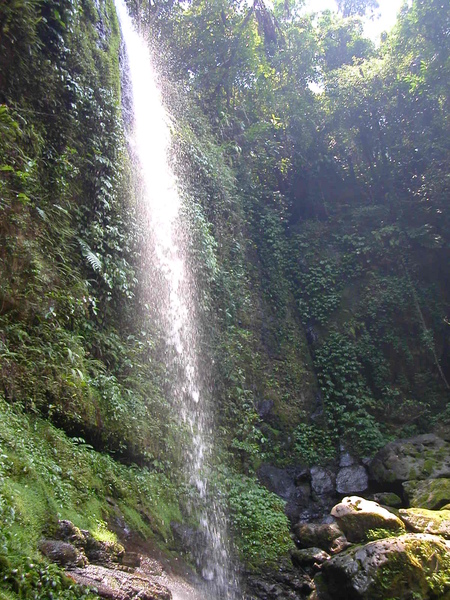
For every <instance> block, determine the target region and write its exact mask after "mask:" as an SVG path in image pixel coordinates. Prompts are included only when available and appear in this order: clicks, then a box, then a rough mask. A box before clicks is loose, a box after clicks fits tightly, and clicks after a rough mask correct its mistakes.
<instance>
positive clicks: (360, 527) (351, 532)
mask: <svg viewBox="0 0 450 600" xmlns="http://www.w3.org/2000/svg"><path fill="white" fill-rule="evenodd" d="M331 514H332V516H333V517H334V518H335V519H336V520H337V522H338V525H339V527H340V528H341V529H342V531H343V532H344V534H345V537H346V538H347V539H348V540H349V541H350V542H359V541H361V540H363V539H364V538H365V536H366V533H367V532H368V531H369V530H370V529H389V530H393V531H398V530H402V529H404V528H405V526H404V524H403V521H401V520H400V519H399V518H398V517H397V516H396V515H394V514H393V513H391V512H390V511H389V510H387V509H386V508H383V507H382V506H380V505H379V504H377V503H376V502H372V501H371V500H365V499H364V498H359V497H358V496H347V497H346V498H344V499H343V500H342V502H340V503H339V504H337V505H336V506H335V507H334V508H333V510H332V511H331Z"/></svg>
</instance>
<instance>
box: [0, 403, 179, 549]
mask: <svg viewBox="0 0 450 600" xmlns="http://www.w3.org/2000/svg"><path fill="white" fill-rule="evenodd" d="M0 412H1V415H2V419H1V423H2V425H1V427H0V444H1V447H2V455H1V462H0V519H1V525H2V527H1V532H2V536H1V538H0V543H1V548H2V552H6V551H8V552H9V553H11V552H12V553H16V554H25V553H28V554H29V555H31V556H33V555H35V553H36V546H37V543H38V541H39V539H40V538H41V536H42V535H43V534H44V533H45V531H46V530H47V529H48V528H49V527H51V525H52V523H54V522H56V520H57V519H58V518H63V519H64V518H67V519H70V520H72V521H73V522H74V523H75V524H76V525H77V526H79V527H81V528H84V529H89V530H91V532H92V534H93V535H94V536H97V537H100V536H101V537H102V539H104V538H105V536H107V537H108V539H109V538H110V537H111V536H112V535H113V534H112V533H111V532H108V531H107V528H106V524H105V519H108V518H109V515H110V511H111V506H110V505H108V503H107V502H106V498H110V497H113V498H114V499H115V500H116V501H117V503H118V507H119V510H120V511H123V513H124V514H125V515H126V516H128V515H129V516H130V518H131V519H132V520H133V524H136V525H137V529H138V530H140V531H141V533H142V534H144V535H146V536H149V535H150V536H156V539H157V540H159V541H163V540H168V539H171V537H172V534H171V531H170V521H171V520H174V519H175V520H181V516H180V512H179V507H178V498H177V493H176V489H177V488H176V487H175V486H174V485H173V484H172V483H170V481H169V480H168V478H167V477H166V476H165V475H164V474H162V473H158V472H155V471H153V472H151V471H149V470H148V469H145V468H144V469H139V468H138V467H136V466H134V467H126V466H124V465H121V464H119V463H117V462H115V461H114V460H113V459H112V458H111V457H110V456H108V455H106V454H100V453H97V452H95V451H94V449H93V448H92V446H90V445H89V444H86V442H85V441H84V440H83V439H82V438H79V437H78V438H73V439H70V438H68V437H67V436H66V435H65V434H64V433H62V432H61V431H60V430H58V429H56V428H55V427H53V426H52V425H50V424H48V422H45V421H43V420H41V419H36V418H29V417H27V416H26V415H24V414H23V413H22V412H20V411H17V410H14V409H13V408H12V407H10V406H8V404H6V403H5V402H4V400H1V402H0ZM139 515H140V516H139ZM144 519H146V520H147V523H146V524H145V523H144ZM149 520H150V522H151V526H149V524H148V523H149Z"/></svg>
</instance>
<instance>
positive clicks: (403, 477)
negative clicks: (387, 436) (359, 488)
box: [369, 433, 450, 485]
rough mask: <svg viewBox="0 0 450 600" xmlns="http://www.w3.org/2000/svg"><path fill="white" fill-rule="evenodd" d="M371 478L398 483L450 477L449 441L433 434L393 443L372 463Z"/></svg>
mask: <svg viewBox="0 0 450 600" xmlns="http://www.w3.org/2000/svg"><path fill="white" fill-rule="evenodd" d="M369 474H370V477H371V479H373V480H374V481H376V482H377V483H380V484H384V485H386V484H395V483H402V482H403V481H410V480H413V479H429V478H431V479H436V478H438V477H449V478H450V444H449V443H448V442H446V441H445V440H443V439H442V438H440V437H438V436H437V435H434V434H431V433H429V434H426V435H418V436H416V437H413V438H409V439H406V440H398V441H396V442H391V443H390V444H387V446H385V447H384V448H382V449H381V450H380V451H379V452H378V453H377V454H376V455H375V457H374V458H373V460H372V461H371V462H370V465H369Z"/></svg>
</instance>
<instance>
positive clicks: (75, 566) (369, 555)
mask: <svg viewBox="0 0 450 600" xmlns="http://www.w3.org/2000/svg"><path fill="white" fill-rule="evenodd" d="M260 478H261V480H262V481H263V482H264V483H265V485H266V486H267V487H269V488H270V489H272V490H273V491H275V492H276V493H278V494H279V495H280V496H282V497H284V498H285V500H287V505H286V508H287V512H288V515H289V516H290V518H291V520H292V522H293V527H292V531H293V537H294V541H295V543H296V546H297V549H296V550H294V551H293V552H292V554H291V556H290V558H289V559H286V560H285V561H284V562H283V563H282V564H280V565H278V566H277V568H276V569H273V570H270V569H268V570H267V571H266V572H265V573H263V574H262V573H243V577H242V579H243V582H244V583H243V592H242V595H243V598H244V599H245V600H275V599H277V600H295V599H306V598H308V599H309V600H387V599H391V598H395V599H396V600H411V599H413V598H414V600H416V599H417V600H419V599H420V600H422V599H423V600H437V599H443V600H445V599H449V600H450V493H449V492H450V444H449V443H447V441H445V440H444V439H442V438H439V437H437V436H435V435H423V436H418V437H415V438H411V439H408V440H402V441H398V442H395V443H391V444H389V445H387V446H386V447H385V448H383V449H382V450H381V451H380V452H379V453H378V454H377V455H376V456H375V458H374V459H373V460H372V461H371V462H370V463H369V464H367V465H364V464H362V463H358V462H357V461H355V460H354V459H353V458H352V457H351V456H350V455H349V454H348V453H345V452H343V453H342V455H341V461H340V464H339V465H338V467H337V468H336V469H333V468H331V467H329V468H327V469H324V468H319V467H316V468H312V469H309V470H308V469H303V468H301V467H298V468H291V469H286V470H281V469H276V468H275V467H271V466H264V467H263V468H262V469H261V472H260ZM345 492H350V493H351V495H348V496H344V497H342V495H343V494H344V493H345ZM356 493H358V495H356ZM40 550H41V552H42V553H43V554H44V555H45V556H46V557H47V558H49V559H50V560H52V561H53V562H56V563H58V564H59V565H61V566H63V567H65V568H66V570H67V573H68V575H69V576H70V577H71V578H72V579H73V580H74V581H75V582H76V583H78V584H81V585H84V586H87V587H89V588H95V589H96V590H97V593H98V594H99V596H100V597H102V598H109V599H111V600H134V599H138V598H139V599H141V600H170V599H173V600H199V598H200V597H202V596H201V594H200V596H198V595H197V592H196V591H195V588H196V587H198V586H200V582H199V581H198V580H197V581H196V580H195V576H194V575H193V574H192V573H191V572H190V571H189V569H188V567H186V565H181V562H180V563H179V568H178V569H177V568H176V567H175V568H174V565H173V564H170V561H167V560H166V559H164V558H162V557H159V558H160V559H161V560H157V559H156V558H155V549H152V548H150V547H147V545H146V544H145V542H143V541H140V542H136V541H133V538H132V537H129V538H128V547H127V550H128V551H127V552H126V551H125V548H124V546H122V545H121V544H118V543H116V542H101V541H98V540H97V539H94V537H93V536H92V535H90V534H89V532H87V531H81V530H80V529H78V528H77V527H75V526H74V525H73V524H72V523H71V522H70V521H60V522H59V525H58V528H57V531H56V532H55V535H54V539H46V540H42V541H41V544H40ZM151 556H152V557H151ZM202 598H203V597H202ZM203 600H204V599H203Z"/></svg>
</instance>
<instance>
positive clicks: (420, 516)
mask: <svg viewBox="0 0 450 600" xmlns="http://www.w3.org/2000/svg"><path fill="white" fill-rule="evenodd" d="M399 515H400V519H401V520H402V521H403V522H404V523H405V525H406V527H407V529H409V530H410V531H415V532H417V533H430V534H432V535H441V536H442V537H444V538H446V539H447V540H449V539H450V510H427V509H426V508H403V509H400V511H399Z"/></svg>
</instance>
